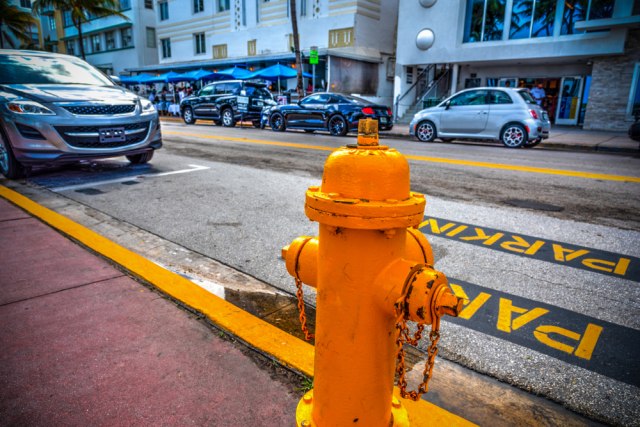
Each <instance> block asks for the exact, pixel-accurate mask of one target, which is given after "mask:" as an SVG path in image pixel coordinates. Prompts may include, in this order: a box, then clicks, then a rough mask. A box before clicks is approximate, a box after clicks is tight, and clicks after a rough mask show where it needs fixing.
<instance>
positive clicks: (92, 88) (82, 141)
mask: <svg viewBox="0 0 640 427" xmlns="http://www.w3.org/2000/svg"><path fill="white" fill-rule="evenodd" d="M161 146H162V137H161V133H160V121H159V120H158V113H157V112H156V110H155V108H154V107H153V104H151V102H149V101H148V100H147V99H144V98H141V97H139V96H138V95H136V94H134V93H132V92H130V91H128V90H126V89H124V88H122V87H119V86H117V85H116V84H115V83H114V82H113V81H112V80H110V79H109V78H108V77H106V76H105V75H103V74H102V73H101V72H100V71H98V70H97V69H95V68H93V67H92V66H91V65H89V64H88V63H86V62H85V61H83V60H81V59H78V58H76V57H74V56H68V55H61V54H56V53H50V52H34V51H25V50H0V172H1V173H2V174H3V175H4V176H6V177H7V178H20V177H22V176H23V175H24V174H25V172H26V170H27V169H28V168H29V167H31V166H33V165H43V164H54V163H64V162H74V161H78V160H83V159H97V158H101V157H115V156H126V157H127V159H129V161H130V162H131V163H146V162H148V161H149V160H151V157H153V153H154V150H157V149H158V148H160V147H161Z"/></svg>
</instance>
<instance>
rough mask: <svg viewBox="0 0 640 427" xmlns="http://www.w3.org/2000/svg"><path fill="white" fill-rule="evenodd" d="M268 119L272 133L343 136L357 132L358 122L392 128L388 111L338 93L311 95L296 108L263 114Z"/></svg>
mask: <svg viewBox="0 0 640 427" xmlns="http://www.w3.org/2000/svg"><path fill="white" fill-rule="evenodd" d="M264 115H266V116H267V117H269V123H270V125H271V129H273V130H274V131H276V132H282V131H284V130H285V129H287V128H289V129H304V130H305V131H307V132H313V131H316V130H328V131H329V132H330V133H331V134H332V135H335V136H343V135H346V134H347V132H349V131H357V130H358V121H359V120H360V119H366V118H371V119H377V120H378V128H379V129H380V130H391V128H393V115H392V113H391V109H390V108H389V107H386V106H384V105H377V104H374V103H371V102H369V101H367V100H366V99H362V98H358V97H355V96H349V95H342V94H339V93H329V92H322V93H314V94H312V95H309V96H307V97H306V98H303V99H302V100H300V101H299V102H297V103H295V104H287V105H276V106H273V107H271V108H268V109H265V111H263V116H264Z"/></svg>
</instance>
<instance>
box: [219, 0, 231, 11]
mask: <svg viewBox="0 0 640 427" xmlns="http://www.w3.org/2000/svg"><path fill="white" fill-rule="evenodd" d="M217 2H218V12H224V11H226V10H229V0H217Z"/></svg>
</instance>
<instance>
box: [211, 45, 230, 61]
mask: <svg viewBox="0 0 640 427" xmlns="http://www.w3.org/2000/svg"><path fill="white" fill-rule="evenodd" d="M226 57H227V45H226V44H218V45H215V46H213V59H222V58H226Z"/></svg>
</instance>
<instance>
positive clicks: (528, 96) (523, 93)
mask: <svg viewBox="0 0 640 427" xmlns="http://www.w3.org/2000/svg"><path fill="white" fill-rule="evenodd" d="M518 93H519V94H520V96H521V97H522V99H524V102H526V103H527V104H534V105H537V104H536V101H535V100H534V99H533V96H531V94H530V93H529V91H528V90H527V89H522V90H519V91H518Z"/></svg>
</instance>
